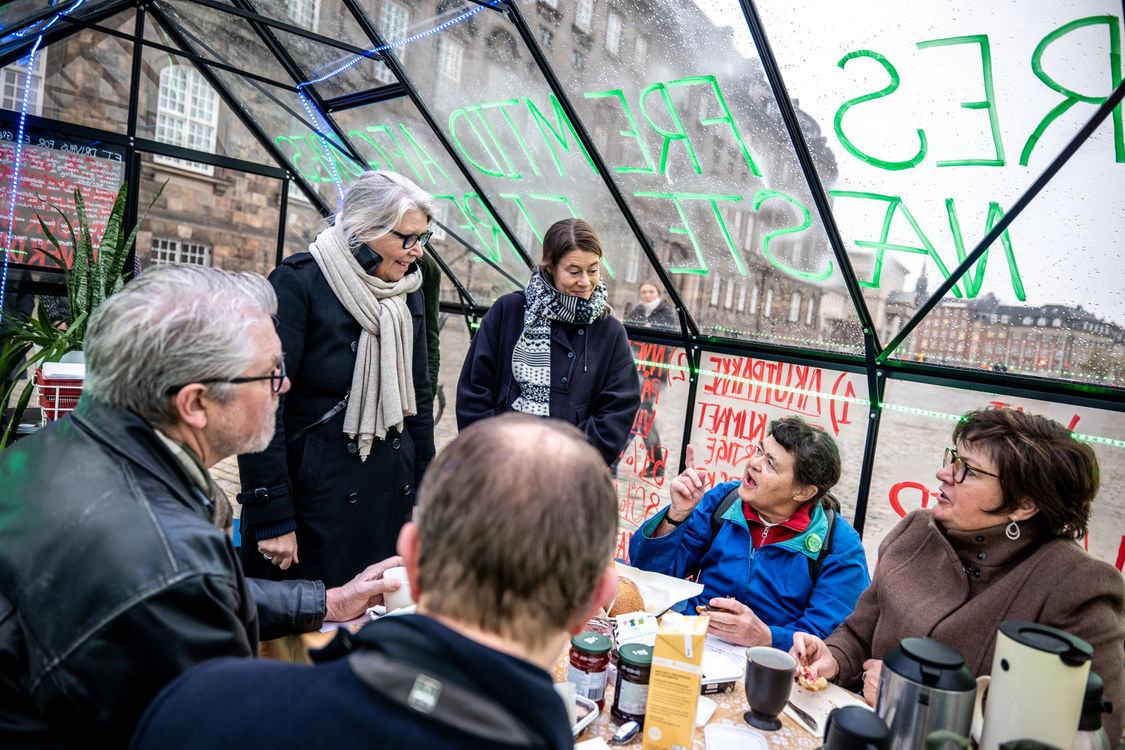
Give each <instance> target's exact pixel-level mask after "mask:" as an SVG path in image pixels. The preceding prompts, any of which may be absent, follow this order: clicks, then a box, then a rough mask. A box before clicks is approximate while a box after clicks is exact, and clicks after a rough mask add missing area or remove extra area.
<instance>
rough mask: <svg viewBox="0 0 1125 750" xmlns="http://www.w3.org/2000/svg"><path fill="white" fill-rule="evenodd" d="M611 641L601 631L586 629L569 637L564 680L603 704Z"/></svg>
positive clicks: (582, 694) (579, 692) (600, 705)
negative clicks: (568, 657) (566, 668)
mask: <svg viewBox="0 0 1125 750" xmlns="http://www.w3.org/2000/svg"><path fill="white" fill-rule="evenodd" d="M612 647H613V642H612V641H611V640H610V639H609V638H606V637H605V636H604V635H602V634H601V633H594V632H592V631H589V630H587V631H586V632H585V633H579V634H578V635H576V636H574V637H573V638H571V639H570V669H569V670H568V671H567V673H566V681H567V682H573V683H574V684H575V685H577V686H578V690H576V691H575V692H576V693H577V694H578V695H581V696H584V697H586V698H589V699H590V700H592V701H594V702H595V703H597V704H598V710H599V711H600V710H601V709H602V707H603V706H605V670H606V667H608V666H609V650H610V649H611V648H612Z"/></svg>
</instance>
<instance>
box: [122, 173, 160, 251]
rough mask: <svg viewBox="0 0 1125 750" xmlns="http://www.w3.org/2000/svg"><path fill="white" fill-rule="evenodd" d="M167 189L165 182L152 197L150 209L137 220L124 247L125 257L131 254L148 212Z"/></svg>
mask: <svg viewBox="0 0 1125 750" xmlns="http://www.w3.org/2000/svg"><path fill="white" fill-rule="evenodd" d="M166 187H168V180H165V181H164V183H163V184H162V185H161V186H160V189H159V190H157V191H156V195H154V196H152V200H151V201H149V204H148V208H146V209H145V212H144V213H143V214H141V218H139V219H137V225H136V226H135V227H133V231H132V232H130V233H129V239H127V240H125V244H124V245H123V246H122V252H123V254H124V255H128V254H129V248H131V247H132V246H133V240H135V239H136V238H137V231H138V230H139V229H140V228H141V224H142V223H143V222H144V220H145V217H146V216H148V212H149V211H151V210H152V207H153V206H154V205H156V201H157V199H159V198H160V194H161V193H163V192H164V188H166ZM122 263H124V261H122Z"/></svg>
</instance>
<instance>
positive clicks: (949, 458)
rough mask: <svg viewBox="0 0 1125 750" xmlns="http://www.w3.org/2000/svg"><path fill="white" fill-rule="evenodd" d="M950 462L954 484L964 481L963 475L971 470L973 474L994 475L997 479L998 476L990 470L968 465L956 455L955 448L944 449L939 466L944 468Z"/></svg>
mask: <svg viewBox="0 0 1125 750" xmlns="http://www.w3.org/2000/svg"><path fill="white" fill-rule="evenodd" d="M950 464H953V481H954V483H956V484H961V482H964V481H965V477H967V476H968V475H969V472H972V473H974V474H984V475H985V476H989V477H996V478H997V479H999V478H1000V475H999V474H993V473H992V472H991V471H985V470H984V469H978V468H977V467H976V466H969V465H968V464H967V463H965V460H964V459H963V458H961V457H960V456H958V455H957V449H956V448H946V449H945V457H944V458H943V459H942V462H941V468H943V469H944V468H946V467H947V466H949V465H950Z"/></svg>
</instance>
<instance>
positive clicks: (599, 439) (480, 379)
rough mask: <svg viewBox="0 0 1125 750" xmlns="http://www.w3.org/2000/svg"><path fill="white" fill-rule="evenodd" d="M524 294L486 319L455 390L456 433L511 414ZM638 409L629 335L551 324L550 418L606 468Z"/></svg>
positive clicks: (619, 328)
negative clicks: (573, 428)
mask: <svg viewBox="0 0 1125 750" xmlns="http://www.w3.org/2000/svg"><path fill="white" fill-rule="evenodd" d="M526 304H527V298H526V296H525V295H524V293H523V292H512V293H511V294H505V295H504V296H503V297H501V298H500V299H498V300H496V303H495V304H494V305H493V306H492V308H491V309H490V310H489V311H488V313H486V314H485V316H484V319H483V320H482V321H481V325H480V329H479V330H478V331H477V334H476V336H474V337H473V342H472V344H470V345H469V353H468V354H467V355H466V357H465V364H464V366H462V368H461V380H460V381H459V382H458V384H457V428H458V429H461V430H463V429H465V428H466V427H468V426H469V425H471V424H472V423H473V422H476V421H477V420H479V419H484V418H486V417H491V416H494V415H497V414H503V413H505V412H507V411H510V409H511V406H512V404H513V403H515V401H516V399H517V398H519V396H520V385H519V383H517V382H516V380H515V378H514V377H512V351H513V349H515V346H516V341H517V340H519V337H520V333H522V332H523V315H524V307H525V306H526ZM640 405H641V395H640V388H639V387H638V384H637V374H636V368H635V367H634V366H633V355H632V352H630V350H629V335H628V334H627V333H625V326H623V325H621V321H619V320H618V319H617V318H614V317H613V316H612V315H603V316H602V317H600V318H598V319H597V320H595V321H594V322H592V323H590V324H589V325H584V326H583V325H571V324H569V323H559V322H558V321H551V416H552V417H554V418H556V419H562V420H564V421H566V422H570V423H571V424H573V425H577V427H578V429H580V430H582V431H583V432H584V433H586V439H587V440H588V441H589V442H590V444H591V445H593V446H594V447H595V448H597V449H598V452H599V453H601V454H602V458H604V459H605V462H606V466H608V465H610V464H612V463H613V462H614V461H616V460H617V458H618V457H619V456H620V455H621V451H622V450H623V449H624V448H625V445H626V444H627V443H628V442H629V433H630V431H631V430H632V427H633V420H634V419H635V418H636V416H637V409H638V407H640Z"/></svg>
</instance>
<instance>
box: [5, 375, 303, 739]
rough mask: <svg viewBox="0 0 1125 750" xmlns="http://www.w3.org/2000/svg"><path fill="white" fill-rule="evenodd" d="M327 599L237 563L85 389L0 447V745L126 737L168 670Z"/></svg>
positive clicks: (135, 422)
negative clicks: (251, 575)
mask: <svg viewBox="0 0 1125 750" xmlns="http://www.w3.org/2000/svg"><path fill="white" fill-rule="evenodd" d="M324 614H325V592H324V586H323V585H322V584H321V583H320V582H319V581H286V582H273V581H258V580H254V579H247V578H245V577H244V576H243V574H242V568H241V567H240V566H239V563H238V555H237V554H236V552H235V550H234V548H233V547H232V546H231V543H230V540H229V539H228V538H227V536H226V535H225V534H224V533H223V532H222V531H220V530H218V529H215V528H214V527H213V526H212V525H211V523H210V519H209V513H208V511H207V509H206V508H205V507H204V499H203V495H202V494H201V493H200V492H199V490H198V489H196V488H195V487H194V485H193V484H192V483H191V481H190V480H189V478H188V477H187V475H186V474H185V473H184V471H183V469H182V468H181V466H180V465H179V463H178V462H177V460H176V458H175V457H174V456H173V455H172V454H171V453H170V452H169V451H168V450H167V449H166V448H165V447H164V445H163V443H162V442H161V441H160V438H159V437H158V436H157V435H156V433H155V432H153V431H152V429H151V428H150V427H149V426H148V425H147V424H146V423H145V422H144V421H143V420H142V419H140V418H139V417H137V416H136V415H134V414H132V413H131V412H128V411H124V410H121V409H115V408H112V407H109V406H106V405H105V404H102V403H100V402H98V401H95V400H93V399H91V398H90V397H88V396H87V397H84V398H83V399H82V401H81V403H80V404H79V406H78V409H77V410H76V411H75V412H74V413H73V414H72V415H71V416H70V417H69V418H66V419H63V420H60V421H59V422H56V423H54V424H52V425H51V426H49V427H47V428H45V429H43V430H41V431H40V432H38V433H36V434H35V435H33V436H31V437H29V438H26V439H24V440H22V441H20V442H18V443H16V444H15V445H14V446H12V447H10V448H8V449H7V450H5V451H4V452H3V453H0V747H4V748H12V747H31V746H34V747H37V748H43V747H59V746H78V745H81V746H83V747H97V748H110V747H126V746H127V744H128V742H129V737H130V735H131V733H132V731H133V727H134V726H135V725H136V722H137V720H138V719H139V718H140V716H141V714H142V713H143V711H144V710H145V707H146V706H147V705H148V703H149V702H150V701H151V700H152V698H154V697H155V696H156V694H157V693H158V692H159V691H160V689H161V688H163V687H164V686H165V685H166V684H167V683H169V682H171V681H172V680H173V679H174V678H175V677H176V676H178V675H179V674H181V673H182V672H184V671H186V670H187V669H189V668H190V667H192V666H194V665H195V664H198V663H200V662H202V661H204V660H206V659H211V658H214V657H217V656H253V655H255V654H256V652H257V647H258V638H259V633H260V635H261V637H262V638H275V637H278V636H281V635H285V634H289V633H294V632H303V631H308V630H313V629H315V628H317V627H319V626H320V623H321V621H322V620H323V618H324ZM216 699H217V700H222V697H221V696H216Z"/></svg>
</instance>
